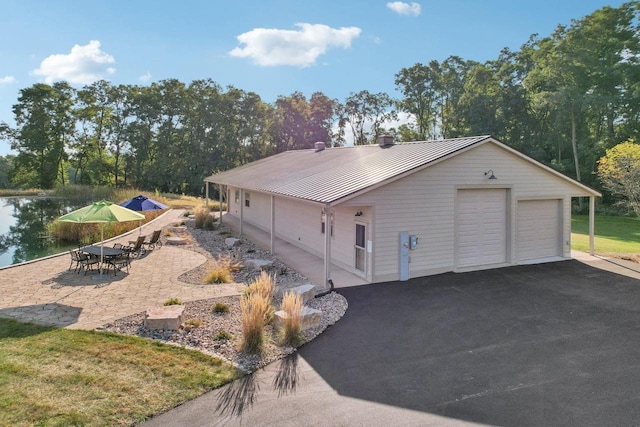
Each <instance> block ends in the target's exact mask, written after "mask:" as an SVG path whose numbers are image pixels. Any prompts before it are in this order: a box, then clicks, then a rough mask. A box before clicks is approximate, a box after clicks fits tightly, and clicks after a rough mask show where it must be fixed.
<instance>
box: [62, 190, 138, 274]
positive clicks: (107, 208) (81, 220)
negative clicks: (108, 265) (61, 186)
mask: <svg viewBox="0 0 640 427" xmlns="http://www.w3.org/2000/svg"><path fill="white" fill-rule="evenodd" d="M144 218H145V216H144V215H143V214H141V213H139V212H135V211H132V210H131V209H127V208H125V207H122V206H120V205H117V204H114V203H111V202H108V201H106V200H101V201H99V202H94V203H92V204H90V205H89V206H85V207H83V208H80V209H76V210H75V211H72V212H69V213H68V214H65V215H62V216H61V217H60V218H58V221H63V222H75V223H78V224H95V223H100V224H101V227H100V277H102V261H103V258H104V256H103V249H104V223H107V222H125V221H138V220H143V219H144Z"/></svg>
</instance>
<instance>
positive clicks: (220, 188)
mask: <svg viewBox="0 0 640 427" xmlns="http://www.w3.org/2000/svg"><path fill="white" fill-rule="evenodd" d="M222 190H223V188H222V184H218V193H219V194H218V196H219V197H218V203H219V204H220V205H219V206H218V213H219V215H218V221H219V222H220V224H222Z"/></svg>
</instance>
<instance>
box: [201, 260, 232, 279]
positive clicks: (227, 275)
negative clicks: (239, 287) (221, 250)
mask: <svg viewBox="0 0 640 427" xmlns="http://www.w3.org/2000/svg"><path fill="white" fill-rule="evenodd" d="M204 281H205V282H207V283H231V282H233V275H232V274H231V271H230V270H229V269H228V268H226V267H224V266H221V265H218V264H215V265H214V266H213V267H212V268H211V269H210V270H209V272H208V273H207V276H206V277H205V278H204Z"/></svg>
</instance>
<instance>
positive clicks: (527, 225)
mask: <svg viewBox="0 0 640 427" xmlns="http://www.w3.org/2000/svg"><path fill="white" fill-rule="evenodd" d="M516 224H517V225H516V242H517V244H516V247H517V255H518V262H524V261H529V260H535V259H544V258H551V257H558V256H561V255H562V200H520V201H518V211H517V217H516Z"/></svg>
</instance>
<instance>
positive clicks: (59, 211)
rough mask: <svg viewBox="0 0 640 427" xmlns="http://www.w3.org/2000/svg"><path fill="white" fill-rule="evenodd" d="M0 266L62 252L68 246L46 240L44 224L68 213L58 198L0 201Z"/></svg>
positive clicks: (67, 206)
mask: <svg viewBox="0 0 640 427" xmlns="http://www.w3.org/2000/svg"><path fill="white" fill-rule="evenodd" d="M0 205H1V206H0V233H2V234H0V266H5V265H10V264H16V263H19V262H24V261H28V260H32V259H35V258H40V257H43V256H46V255H52V254H55V253H59V252H64V251H65V250H67V249H69V248H70V247H73V246H69V245H67V244H65V245H59V244H58V243H57V242H54V241H53V240H52V239H50V238H49V236H48V233H47V224H48V223H49V222H51V221H53V220H55V219H56V218H58V217H59V216H61V215H63V214H65V213H67V212H68V211H69V210H70V207H69V204H68V203H67V202H65V201H64V200H62V199H55V198H37V197H7V198H0Z"/></svg>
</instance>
